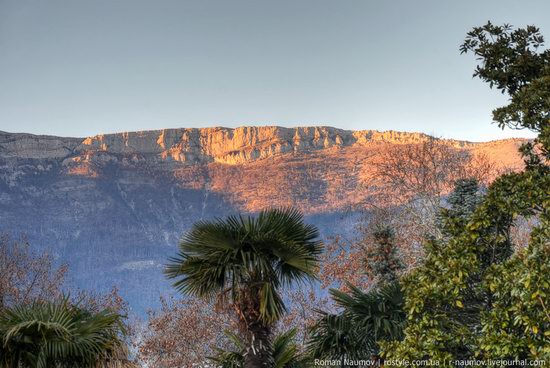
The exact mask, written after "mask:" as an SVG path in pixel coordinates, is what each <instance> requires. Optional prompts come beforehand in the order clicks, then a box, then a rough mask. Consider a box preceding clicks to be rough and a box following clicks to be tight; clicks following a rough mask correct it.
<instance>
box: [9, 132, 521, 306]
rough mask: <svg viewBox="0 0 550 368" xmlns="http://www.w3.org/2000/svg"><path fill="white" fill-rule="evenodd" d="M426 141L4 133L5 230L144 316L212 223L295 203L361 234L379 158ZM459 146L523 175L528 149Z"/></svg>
mask: <svg viewBox="0 0 550 368" xmlns="http://www.w3.org/2000/svg"><path fill="white" fill-rule="evenodd" d="M427 139H430V137H429V136H426V135H424V134H419V133H402V132H393V131H389V132H377V131H370V130H365V131H347V130H341V129H336V128H331V127H299V128H282V127H242V128H236V129H229V128H204V129H165V130H158V131H144V132H128V133H118V134H105V135H98V136H94V137H88V138H62V137H51V136H38V135H31V134H14V133H5V132H0V231H6V232H9V233H11V234H12V235H15V236H17V235H18V234H26V235H27V237H28V239H29V240H30V242H31V243H32V244H33V246H36V247H44V248H48V249H50V250H51V251H52V252H53V253H54V255H55V256H56V258H57V259H58V260H59V261H63V262H68V263H69V266H70V268H71V270H73V272H72V273H71V280H72V282H73V283H74V285H75V286H79V287H86V288H93V287H97V288H107V287H110V285H112V284H117V285H118V286H119V287H120V288H121V289H122V292H123V294H124V295H125V296H126V297H127V298H129V300H130V301H131V303H132V306H134V307H135V308H136V309H137V310H139V311H143V309H144V308H145V307H146V306H149V305H155V303H156V302H157V301H158V295H159V293H161V292H164V291H165V290H166V289H167V288H168V283H167V282H166V281H164V280H163V278H162V274H161V271H162V265H163V264H164V262H165V261H166V257H167V256H168V255H172V254H173V252H174V251H175V246H176V244H177V242H178V238H179V237H180V235H181V234H182V232H183V231H185V230H186V229H188V228H189V226H190V225H191V224H192V223H193V222H195V221H197V220H199V219H203V218H212V217H216V216H224V215H226V214H229V213H234V212H237V211H245V212H254V211H258V210H260V209H262V208H264V207H267V206H289V205H292V206H295V207H298V208H300V209H301V210H303V211H304V212H305V213H306V214H307V215H308V218H309V220H310V221H312V222H314V223H316V224H318V225H319V226H320V227H321V229H322V231H323V232H324V234H329V233H331V232H334V231H350V232H351V231H352V229H353V226H354V221H355V220H354V216H353V214H354V213H356V212H357V211H359V210H360V209H361V204H362V203H363V202H364V200H365V198H367V197H368V196H369V186H368V178H369V175H371V174H372V171H371V167H372V160H373V159H375V158H376V156H377V154H378V153H379V152H381V151H383V150H385V149H388V147H391V146H392V145H395V144H411V143H420V142H423V141H425V140H427ZM444 143H445V144H448V145H449V146H452V147H456V148H461V149H465V150H468V151H472V152H483V153H484V154H485V155H486V156H488V157H489V158H490V159H491V160H493V161H494V162H496V164H497V165H498V166H500V167H503V168H504V167H506V168H518V167H520V166H521V160H520V158H519V155H518V154H517V148H518V147H519V145H520V144H521V143H522V140H514V139H510V140H503V141H493V142H487V143H471V142H464V141H453V140H447V141H445V142H444Z"/></svg>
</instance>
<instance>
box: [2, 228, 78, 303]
mask: <svg viewBox="0 0 550 368" xmlns="http://www.w3.org/2000/svg"><path fill="white" fill-rule="evenodd" d="M66 273H67V266H66V265H62V266H59V267H56V266H55V265H54V263H53V258H52V257H51V256H50V255H49V254H48V253H46V252H34V251H32V250H31V247H30V245H29V243H28V242H27V241H26V240H25V239H20V240H13V239H11V238H10V237H9V236H8V235H6V234H4V235H0V309H2V308H3V307H10V306H13V305H16V304H29V303H31V302H32V301H36V300H53V299H55V298H58V297H59V296H60V295H61V290H62V285H63V282H64V281H65V275H66Z"/></svg>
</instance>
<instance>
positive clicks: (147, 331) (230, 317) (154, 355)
mask: <svg viewBox="0 0 550 368" xmlns="http://www.w3.org/2000/svg"><path fill="white" fill-rule="evenodd" d="M161 302H162V307H161V309H160V310H159V311H151V312H149V318H148V321H147V323H146V324H145V326H144V328H143V331H141V334H140V340H141V341H140V342H139V344H138V354H139V360H140V361H141V362H143V363H144V364H146V365H147V366H150V367H156V368H172V367H181V368H192V367H196V366H197V365H205V364H206V362H207V358H208V357H211V356H214V355H215V353H216V350H215V348H219V349H228V348H229V343H230V341H228V339H227V338H226V335H225V333H224V331H234V330H235V329H236V326H237V319H236V317H235V315H234V313H232V311H231V310H225V309H223V308H221V307H220V306H218V307H216V306H215V305H212V304H209V303H207V302H204V301H202V300H200V299H195V298H187V299H184V300H173V299H170V300H166V299H162V300H161Z"/></svg>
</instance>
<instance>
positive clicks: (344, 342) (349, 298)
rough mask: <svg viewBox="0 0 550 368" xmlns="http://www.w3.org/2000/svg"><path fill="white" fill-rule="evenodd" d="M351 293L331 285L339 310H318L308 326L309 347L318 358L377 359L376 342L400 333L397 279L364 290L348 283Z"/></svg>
mask: <svg viewBox="0 0 550 368" xmlns="http://www.w3.org/2000/svg"><path fill="white" fill-rule="evenodd" d="M348 287H349V288H350V293H349V294H348V293H344V292H342V291H339V290H335V289H331V290H330V293H331V295H332V299H333V300H334V302H335V303H336V305H338V306H339V307H340V308H341V309H342V311H341V312H340V313H339V314H329V313H324V312H320V313H321V314H322V316H321V318H320V319H319V320H318V321H317V323H316V324H315V325H314V327H313V328H312V330H311V334H310V339H309V341H308V351H309V354H310V355H311V356H312V357H313V358H321V359H335V360H342V359H343V358H347V359H373V358H374V359H376V358H378V353H379V346H378V342H380V341H382V340H399V339H401V338H402V337H403V329H404V327H405V320H406V313H405V312H404V310H403V304H404V299H403V293H402V291H401V287H400V285H399V283H398V282H393V283H387V284H382V285H381V286H379V287H378V288H374V289H372V290H370V291H367V292H364V291H362V290H360V289H358V288H357V287H355V286H353V285H350V284H348Z"/></svg>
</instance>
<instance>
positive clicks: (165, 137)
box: [0, 126, 525, 164]
mask: <svg viewBox="0 0 550 368" xmlns="http://www.w3.org/2000/svg"><path fill="white" fill-rule="evenodd" d="M428 139H438V140H442V141H444V142H446V143H447V144H449V145H451V146H453V147H456V148H467V147H470V148H471V147H475V146H480V145H484V144H489V143H491V142H493V143H494V142H506V141H525V139H522V138H511V139H510V138H509V139H503V140H492V141H488V142H470V141H465V140H454V139H440V138H435V137H432V136H430V135H428V134H425V133H417V132H400V131H395V130H387V131H378V130H345V129H339V128H334V127H329V126H311V127H294V128H286V127H281V126H243V127H237V128H225V127H211V128H171V129H159V130H145V131H133V132H120V133H110V134H98V135H95V136H90V137H85V138H76V137H58V136H53V135H35V134H30V133H9V132H2V131H0V155H1V154H3V155H4V156H6V155H10V154H11V156H19V157H25V158H61V157H68V156H70V155H71V154H82V153H86V152H108V153H122V154H132V153H134V154H157V155H159V156H160V158H161V159H163V160H167V161H170V160H173V161H181V162H192V163H193V162H194V163H198V162H203V163H204V162H221V163H226V164H239V163H247V162H251V161H255V160H258V159H264V158H268V157H271V156H273V155H278V154H284V153H291V152H294V153H297V152H300V151H303V152H310V151H313V150H320V149H327V148H332V147H337V148H343V147H349V146H354V145H368V144H372V143H377V142H383V143H394V144H414V143H420V142H423V141H426V140H428ZM48 145H50V146H53V147H48Z"/></svg>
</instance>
